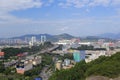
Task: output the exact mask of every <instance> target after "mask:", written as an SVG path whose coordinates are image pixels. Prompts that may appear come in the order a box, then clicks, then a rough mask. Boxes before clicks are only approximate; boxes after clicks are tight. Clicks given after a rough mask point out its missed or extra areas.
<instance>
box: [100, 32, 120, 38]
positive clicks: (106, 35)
mask: <svg viewBox="0 0 120 80" xmlns="http://www.w3.org/2000/svg"><path fill="white" fill-rule="evenodd" d="M99 37H102V38H110V39H120V33H117V34H115V33H104V34H100V35H99Z"/></svg>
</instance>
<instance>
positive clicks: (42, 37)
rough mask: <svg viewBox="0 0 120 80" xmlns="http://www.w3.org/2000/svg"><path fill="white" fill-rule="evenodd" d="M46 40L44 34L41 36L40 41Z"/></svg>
mask: <svg viewBox="0 0 120 80" xmlns="http://www.w3.org/2000/svg"><path fill="white" fill-rule="evenodd" d="M46 40H47V38H46V36H45V35H43V36H41V43H43V42H45V41H46Z"/></svg>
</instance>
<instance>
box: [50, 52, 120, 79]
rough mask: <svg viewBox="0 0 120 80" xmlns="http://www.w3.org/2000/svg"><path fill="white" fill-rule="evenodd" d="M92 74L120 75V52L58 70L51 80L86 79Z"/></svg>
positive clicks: (114, 76) (112, 76)
mask: <svg viewBox="0 0 120 80" xmlns="http://www.w3.org/2000/svg"><path fill="white" fill-rule="evenodd" d="M90 76H104V77H109V78H116V77H118V76H120V52H118V53H116V54H114V55H112V56H111V57H105V56H101V57H100V58H98V59H96V60H94V61H92V62H90V63H87V64H86V63H85V61H81V62H79V63H77V64H76V65H75V67H74V68H71V69H68V70H61V71H56V72H55V73H54V74H53V75H52V76H51V77H50V79H49V80H85V79H86V78H88V77H90Z"/></svg>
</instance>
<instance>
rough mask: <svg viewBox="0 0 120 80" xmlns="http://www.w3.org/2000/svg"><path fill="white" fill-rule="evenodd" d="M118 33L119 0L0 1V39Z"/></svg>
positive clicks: (119, 24)
mask: <svg viewBox="0 0 120 80" xmlns="http://www.w3.org/2000/svg"><path fill="white" fill-rule="evenodd" d="M108 32H109V33H111V32H112V33H119V32H120V0H0V37H11V36H19V35H23V34H32V33H34V34H39V33H49V34H60V33H70V34H72V35H76V36H86V35H97V34H101V33H108Z"/></svg>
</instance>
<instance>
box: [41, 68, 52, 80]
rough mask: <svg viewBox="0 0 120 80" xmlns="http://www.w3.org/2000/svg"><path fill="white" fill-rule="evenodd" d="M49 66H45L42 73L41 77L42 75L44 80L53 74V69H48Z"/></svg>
mask: <svg viewBox="0 0 120 80" xmlns="http://www.w3.org/2000/svg"><path fill="white" fill-rule="evenodd" d="M48 68H49V66H47V67H44V68H43V69H42V71H41V73H40V77H42V79H43V80H48V79H49V77H50V76H51V73H52V72H51V71H50V70H48Z"/></svg>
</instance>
